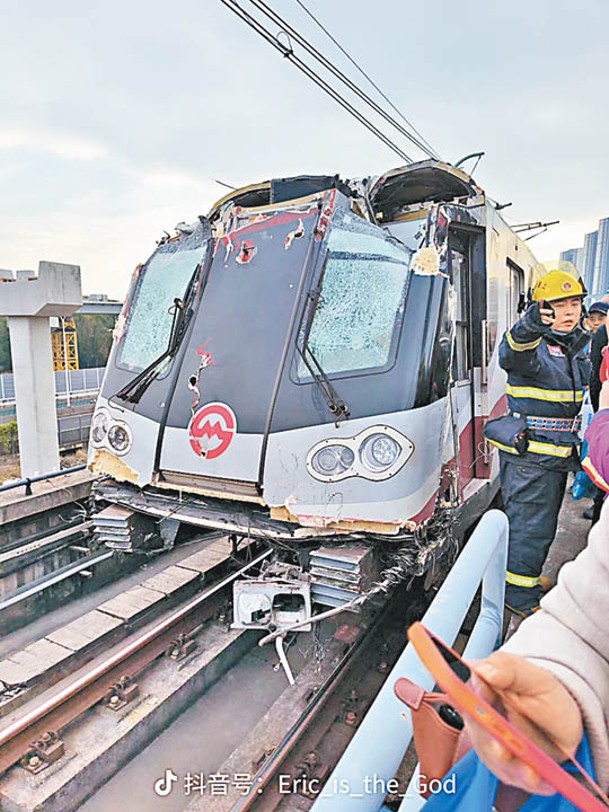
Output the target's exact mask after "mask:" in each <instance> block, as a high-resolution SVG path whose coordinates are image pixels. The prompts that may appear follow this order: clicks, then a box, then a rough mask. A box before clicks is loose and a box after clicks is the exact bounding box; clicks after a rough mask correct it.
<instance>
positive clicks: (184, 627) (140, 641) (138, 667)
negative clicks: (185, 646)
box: [0, 549, 272, 774]
mask: <svg viewBox="0 0 609 812" xmlns="http://www.w3.org/2000/svg"><path fill="white" fill-rule="evenodd" d="M271 553H272V550H271V549H269V550H266V551H265V552H264V553H262V554H261V555H259V556H257V557H256V558H255V559H254V560H253V561H250V562H249V563H247V564H246V565H245V566H243V567H241V568H240V569H239V570H237V572H234V573H232V574H231V575H229V576H227V577H226V578H223V579H222V580H221V581H219V582H218V583H217V584H215V585H214V586H212V587H210V588H209V589H206V590H205V591H204V592H202V593H201V594H200V595H198V596H197V597H196V598H193V599H192V600H191V601H189V602H188V603H186V604H185V605H184V606H183V607H181V608H180V609H178V610H177V611H175V612H173V613H172V614H171V615H169V616H168V617H166V618H165V619H163V620H162V621H161V622H160V623H157V624H156V625H155V626H153V627H152V628H151V629H148V630H147V631H146V632H144V633H142V634H140V635H139V636H137V637H136V638H135V640H132V641H130V642H129V643H127V645H125V646H123V647H122V648H121V649H119V650H118V651H117V652H115V653H114V654H113V655H112V656H111V657H109V658H108V659H107V660H105V661H103V662H102V663H99V664H98V665H96V666H94V667H93V668H91V669H89V670H88V671H87V672H86V673H85V674H83V675H82V676H80V677H78V678H77V679H75V680H74V681H73V682H71V683H70V684H69V685H67V686H65V687H64V688H62V689H61V690H60V691H58V692H57V693H56V694H54V695H53V696H51V697H49V699H47V700H45V701H44V702H42V703H41V704H40V705H39V706H37V707H36V708H33V709H32V710H31V711H29V712H28V713H26V714H24V715H23V716H22V717H21V718H19V719H17V720H16V721H15V722H13V723H12V724H10V725H8V726H7V727H5V728H3V729H1V730H0V774H1V773H3V772H5V771H6V770H7V769H8V768H9V767H11V766H12V765H13V764H15V763H16V762H17V761H19V759H20V758H21V757H22V756H23V755H24V754H25V752H26V751H27V749H28V747H29V746H30V745H31V744H32V743H33V742H34V741H36V740H37V739H39V738H40V737H41V736H42V735H43V734H44V733H46V732H49V731H53V732H59V731H61V730H62V729H63V728H65V727H66V726H67V725H68V724H69V723H70V722H72V721H74V720H75V719H76V718H78V716H80V715H81V714H82V713H83V712H84V711H85V710H88V709H89V708H91V707H92V706H93V705H95V704H96V703H97V702H99V701H100V700H101V699H103V697H104V696H105V695H106V694H107V692H108V691H109V690H110V689H111V688H112V687H113V685H114V684H115V683H116V682H117V681H118V680H119V679H120V678H121V677H123V676H124V675H125V672H126V670H128V672H129V673H128V675H129V676H133V675H135V674H137V673H140V672H141V671H142V670H143V669H144V668H145V667H146V666H147V665H149V664H150V663H151V662H153V661H154V660H155V659H156V658H157V657H159V656H160V655H161V654H163V653H164V651H165V650H166V649H167V647H168V645H169V643H171V642H172V641H173V640H174V639H175V637H176V635H177V634H180V633H188V632H189V631H192V629H193V625H192V618H191V617H190V616H191V615H193V614H194V613H195V612H197V610H210V612H206V615H207V617H209V616H210V615H211V614H213V611H215V604H216V602H217V599H218V598H219V597H220V593H221V592H222V591H223V590H224V589H226V587H227V586H229V585H230V584H231V583H232V582H233V581H234V580H235V579H236V578H238V577H239V576H240V575H242V574H243V573H244V572H246V571H247V570H249V569H251V568H252V567H254V566H256V565H258V564H260V563H261V562H262V561H264V560H265V559H266V558H268V556H269V555H270V554H271ZM212 598H214V599H216V600H214V601H213V604H214V605H213V607H212V605H211V603H210V599H212ZM200 620H201V619H200V618H198V619H197V624H198V623H200ZM197 624H195V625H197Z"/></svg>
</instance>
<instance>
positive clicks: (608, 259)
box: [592, 217, 609, 296]
mask: <svg viewBox="0 0 609 812" xmlns="http://www.w3.org/2000/svg"><path fill="white" fill-rule="evenodd" d="M608 289H609V217H605V218H604V219H603V220H601V221H600V222H599V224H598V240H597V244H596V258H595V260H594V278H593V280H592V295H593V296H602V295H603V294H604V293H607V290H608Z"/></svg>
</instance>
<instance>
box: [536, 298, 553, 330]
mask: <svg viewBox="0 0 609 812" xmlns="http://www.w3.org/2000/svg"><path fill="white" fill-rule="evenodd" d="M539 317H540V319H541V323H542V324H547V325H550V326H551V325H552V324H554V322H555V321H556V313H555V312H554V308H553V307H552V306H551V305H550V304H548V302H546V301H545V300H544V299H542V300H541V301H540V302H539Z"/></svg>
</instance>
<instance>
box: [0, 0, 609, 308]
mask: <svg viewBox="0 0 609 812" xmlns="http://www.w3.org/2000/svg"><path fill="white" fill-rule="evenodd" d="M240 2H241V3H242V5H243V6H245V7H249V3H248V2H247V0H240ZM267 2H269V3H270V4H271V5H272V7H273V8H274V9H275V10H276V11H278V12H279V13H280V14H281V15H282V16H284V17H285V18H287V19H289V21H290V22H291V23H292V24H293V25H294V26H295V27H297V28H298V29H299V30H301V31H302V33H304V34H305V35H306V36H308V37H309V38H310V39H312V40H313V41H314V42H315V43H316V45H317V46H318V47H319V48H320V49H321V50H323V51H324V53H325V54H326V55H328V56H332V58H334V59H335V60H336V62H337V64H339V65H340V66H341V67H343V68H344V69H345V70H352V69H351V68H349V65H348V63H346V62H345V61H344V58H343V57H341V56H340V54H339V53H338V52H337V51H336V50H335V49H334V46H332V44H331V43H330V42H329V41H328V40H327V39H325V38H324V35H323V34H322V32H321V31H320V30H319V29H317V28H316V27H315V26H314V24H313V23H312V22H311V20H310V19H309V18H308V17H307V16H306V15H305V14H304V12H303V11H302V9H301V8H299V6H298V4H297V3H296V2H295V0H267ZM305 2H306V5H307V7H308V8H309V9H310V10H311V11H312V12H313V13H314V14H316V15H317V16H318V18H319V19H320V20H321V21H322V22H323V23H324V24H325V25H326V26H327V27H328V28H329V29H330V31H331V32H332V33H333V34H334V35H335V36H336V37H337V38H338V39H339V40H340V41H341V43H342V44H343V45H344V46H345V47H346V48H347V50H348V51H349V52H350V53H351V54H352V55H353V56H354V57H356V58H357V60H358V61H359V63H360V64H361V65H362V66H363V67H365V69H366V70H367V71H368V72H369V73H370V74H371V75H372V76H373V77H374V78H375V80H376V81H377V82H378V84H379V85H380V86H381V87H382V89H383V90H384V91H385V93H386V94H387V95H389V97H390V98H391V99H392V100H393V101H394V103H395V104H396V105H397V106H398V107H399V108H400V110H402V111H403V112H404V113H405V114H406V115H407V116H408V117H409V118H410V119H411V120H412V121H413V122H414V123H415V124H416V126H417V128H418V129H419V130H420V131H421V132H422V133H423V135H424V136H425V137H426V138H427V139H428V140H429V141H430V142H431V143H432V144H433V145H434V147H435V148H436V149H437V150H438V151H439V153H440V154H441V155H442V157H443V158H444V159H446V160H448V161H457V160H458V159H459V158H460V157H462V156H463V155H464V154H466V153H469V152H473V151H475V150H484V151H485V152H486V157H485V158H484V159H483V161H482V163H481V164H480V166H479V168H478V171H477V172H476V179H477V181H478V183H480V184H481V185H482V186H484V187H485V188H486V189H487V191H488V193H489V194H490V195H491V196H492V197H493V198H495V199H497V200H499V201H501V202H507V201H513V206H512V207H511V208H510V209H508V210H507V211H506V212H505V213H506V214H507V215H508V217H509V218H510V219H511V221H512V222H524V221H530V220H556V219H560V220H561V224H560V225H559V226H554V227H553V228H552V229H550V231H549V232H548V233H547V234H545V235H542V236H540V237H539V238H537V239H535V240H533V241H532V242H531V246H532V247H533V248H534V250H535V251H536V253H537V255H538V258H539V259H541V260H544V259H549V258H551V257H553V256H555V255H557V253H558V252H559V251H560V250H562V249H564V248H568V247H571V246H574V245H580V244H582V241H583V236H584V233H585V232H586V231H591V230H593V229H594V228H596V224H597V221H598V219H599V218H600V217H604V216H609V190H608V189H609V161H608V159H607V145H608V144H609V115H608V112H607V104H608V103H607V89H608V87H609V48H607V31H608V24H609V3H607V0H579V2H578V3H574V2H572V0H509V2H506V0H486V2H472V0H470V2H462V3H455V2H454V0H434V2H427V0H419V2H413V0H377V2H375V3H370V2H364V0H331V1H330V2H328V0H305ZM0 9H1V10H2V26H1V27H0V65H1V68H2V76H3V81H2V82H1V83H0V100H1V101H0V109H1V111H2V115H1V116H0V156H1V162H0V267H1V268H12V269H17V268H37V264H38V260H40V259H48V260H55V261H62V262H71V263H75V264H79V265H80V266H81V267H82V273H83V288H84V291H85V293H90V292H106V293H109V294H110V295H112V296H115V297H118V298H122V297H123V296H124V294H125V291H126V287H127V284H128V280H129V277H130V274H131V270H132V269H133V267H134V265H135V264H136V263H137V262H139V261H141V260H143V259H145V258H146V257H147V256H148V255H149V254H150V252H151V250H152V249H153V248H154V244H155V241H156V240H157V239H158V238H159V237H160V236H161V235H162V232H163V230H165V229H166V230H168V231H171V230H172V229H173V226H174V225H175V223H176V222H178V221H181V220H192V219H194V218H195V217H196V215H198V214H200V213H205V212H207V210H208V209H209V207H210V205H211V204H212V203H213V201H214V200H215V199H216V198H218V197H220V196H221V195H222V194H224V192H225V191H226V190H225V189H223V188H222V187H221V186H219V185H218V184H217V183H215V182H214V179H219V180H222V181H224V182H226V183H229V184H232V185H243V184H246V183H249V182H253V181H257V180H263V179H266V178H269V177H272V176H276V177H282V176H288V175H293V174H299V173H332V174H334V173H336V172H339V173H340V174H341V175H342V176H343V177H352V176H358V175H369V174H377V173H380V172H383V171H385V170H386V169H388V168H390V167H392V166H396V165H399V164H400V163H401V161H400V159H399V158H398V157H397V156H396V155H394V154H393V153H392V152H391V151H390V150H389V149H388V148H387V147H386V146H384V145H383V144H382V143H380V142H379V141H377V139H376V138H375V137H374V136H372V135H371V134H370V133H368V132H367V131H366V130H365V129H364V128H363V127H362V126H361V125H359V124H357V123H355V122H353V121H352V120H351V119H350V117H349V116H348V115H347V113H345V112H344V111H342V110H341V109H340V108H339V107H338V106H336V105H335V103H334V102H332V101H331V100H329V99H327V98H326V97H325V96H324V95H323V94H322V93H321V91H320V90H318V89H317V88H316V87H314V86H313V85H312V84H310V83H309V82H308V80H307V79H305V78H304V77H303V76H302V75H301V74H300V73H298V71H297V70H296V69H295V68H294V67H292V66H291V65H290V64H289V63H288V62H287V61H286V60H284V59H282V57H281V56H280V55H279V54H278V53H277V52H275V51H274V50H273V49H272V48H271V47H270V46H269V45H267V44H266V43H265V42H263V41H262V40H261V39H259V38H258V37H257V35H256V34H254V33H253V32H252V31H251V30H250V29H249V28H247V27H246V26H245V25H244V24H243V23H242V22H241V21H240V20H238V19H237V18H236V17H235V16H234V15H233V14H232V13H230V12H229V11H228V10H227V9H226V8H225V6H223V5H222V4H221V3H220V2H219V0H180V2H178V3H171V4H170V3H168V2H160V0H146V2H143V0H121V2H118V1H117V0H104V1H103V2H101V0H89V2H88V3H83V2H82V0H54V2H53V3H49V2H48V0H21V1H20V2H15V0H12V2H11V0H0ZM354 76H356V74H354ZM358 81H359V80H358ZM401 143H402V144H403V146H404V148H405V150H406V152H409V149H408V147H407V143H406V142H401ZM411 152H412V154H413V157H416V158H420V157H422V156H421V154H420V153H418V152H417V150H416V149H414V148H413V149H412V150H411Z"/></svg>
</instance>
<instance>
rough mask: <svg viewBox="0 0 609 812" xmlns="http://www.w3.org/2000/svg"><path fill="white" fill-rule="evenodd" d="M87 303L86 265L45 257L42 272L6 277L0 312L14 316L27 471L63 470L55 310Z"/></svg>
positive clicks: (0, 288)
mask: <svg viewBox="0 0 609 812" xmlns="http://www.w3.org/2000/svg"><path fill="white" fill-rule="evenodd" d="M81 304H82V291H81V285H80V268H79V267H78V265H64V264H62V263H59V262H41V263H40V264H39V268H38V277H35V276H34V274H33V273H32V272H29V271H27V272H24V271H18V272H17V278H16V279H12V278H6V276H5V277H3V278H2V279H1V280H0V315H3V316H7V317H8V328H9V336H10V342H11V356H12V359H13V372H14V376H15V378H14V379H15V396H16V406H17V426H18V431H19V454H20V461H21V476H22V477H31V476H36V475H37V474H46V473H50V472H51V471H57V470H59V446H58V441H57V413H56V409H55V380H54V377H53V358H52V353H51V327H50V323H49V318H50V317H51V316H63V317H64V318H65V317H68V316H71V315H72V314H73V313H74V311H75V310H77V309H78V308H79V307H80V306H81Z"/></svg>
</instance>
